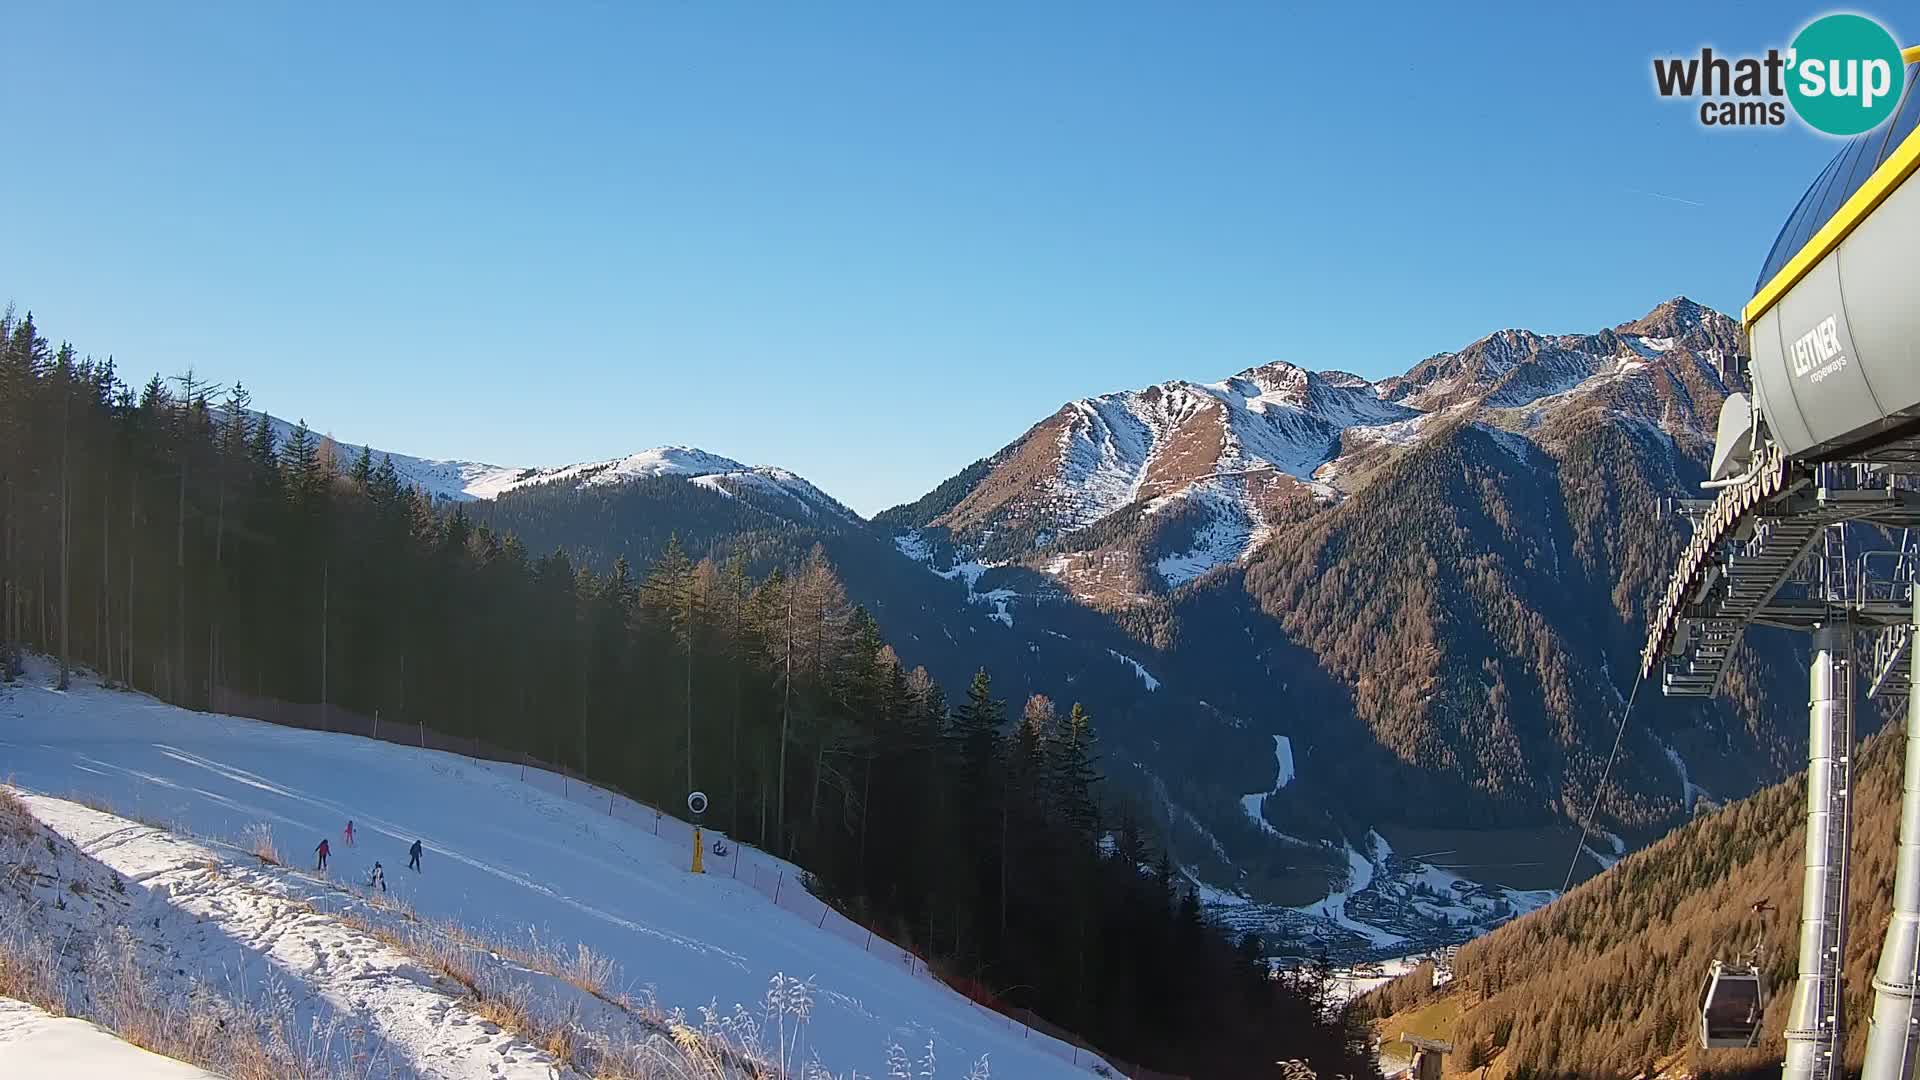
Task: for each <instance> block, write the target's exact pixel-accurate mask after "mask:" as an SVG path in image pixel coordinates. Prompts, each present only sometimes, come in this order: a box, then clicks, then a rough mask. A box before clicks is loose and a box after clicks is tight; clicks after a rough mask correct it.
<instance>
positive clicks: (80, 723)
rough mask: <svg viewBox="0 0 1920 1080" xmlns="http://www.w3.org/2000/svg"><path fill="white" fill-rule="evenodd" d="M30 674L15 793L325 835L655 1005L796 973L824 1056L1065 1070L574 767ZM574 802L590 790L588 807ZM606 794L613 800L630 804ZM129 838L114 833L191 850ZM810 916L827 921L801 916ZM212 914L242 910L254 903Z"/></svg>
mask: <svg viewBox="0 0 1920 1080" xmlns="http://www.w3.org/2000/svg"><path fill="white" fill-rule="evenodd" d="M47 674H48V673H47V670H46V665H45V663H44V662H43V661H38V660H36V661H35V663H34V666H33V667H31V668H30V675H29V684H25V685H20V686H17V687H16V688H13V689H9V690H7V691H5V692H4V693H0V777H7V778H9V779H10V780H11V782H13V783H14V784H16V785H17V786H19V787H22V788H24V789H27V790H31V791H38V792H43V793H46V794H49V795H53V796H63V795H68V794H76V793H77V794H82V795H87V796H99V797H104V798H106V799H108V800H110V801H111V802H112V803H113V804H114V805H115V806H118V807H123V808H126V809H128V810H131V811H133V812H135V813H138V814H140V815H141V816H144V817H150V818H154V819H158V820H164V821H175V822H179V823H180V824H181V825H182V826H184V827H185V828H188V829H190V830H192V832H193V833H194V834H195V835H199V836H214V837H239V836H240V835H241V834H242V831H243V830H244V829H246V828H247V827H249V826H253V825H256V824H259V823H269V824H271V825H272V827H273V833H274V836H275V839H276V842H277V843H278V845H279V847H280V848H281V850H282V851H283V852H284V853H285V854H286V857H288V858H289V859H291V860H292V861H294V862H295V863H298V862H299V861H300V860H302V859H311V858H312V850H313V847H314V845H315V844H317V843H318V841H319V840H320V839H321V838H322V837H326V838H330V839H331V840H332V841H333V842H334V849H335V851H334V860H333V863H332V864H331V865H330V868H329V872H328V876H329V877H330V878H331V879H332V880H333V881H346V882H355V883H357V882H360V881H364V880H365V878H366V875H367V872H368V869H369V868H370V867H371V865H372V863H373V862H374V860H376V859H378V860H380V861H382V862H383V863H385V864H386V866H387V868H388V869H387V880H388V883H389V888H390V889H392V891H393V893H394V894H395V896H396V898H398V899H400V900H403V901H405V902H407V903H410V904H411V905H412V906H413V907H414V908H415V910H417V911H418V912H419V913H420V915H421V916H422V917H431V918H449V919H454V920H456V921H459V922H462V923H465V924H467V925H469V926H476V927H485V928H489V929H492V930H493V931H495V932H497V933H503V934H507V935H510V936H521V935H524V933H525V932H526V931H527V930H528V929H529V928H531V929H533V930H537V932H538V933H539V936H540V937H541V939H542V940H546V941H554V942H563V943H574V942H578V943H582V944H585V945H587V946H589V947H591V948H592V949H594V950H595V951H596V952H598V953H602V954H604V955H606V956H609V957H612V958H613V959H614V960H616V961H617V962H618V963H619V964H620V966H621V969H622V974H623V977H624V978H625V979H626V980H627V985H625V986H622V987H620V988H619V989H623V990H632V991H644V990H647V989H651V990H652V991H653V992H654V994H655V997H656V999H657V1000H658V1001H659V1003H660V1004H661V1005H662V1006H663V1007H665V1008H675V1007H679V1008H684V1009H686V1010H688V1011H689V1012H692V1011H694V1010H695V1009H697V1008H699V1007H700V1006H703V1005H707V1004H709V1003H717V1004H718V1005H719V1006H720V1007H721V1008H722V1009H723V1010H725V1009H728V1008H731V1007H732V1006H733V1005H734V1004H735V1003H742V1004H746V1005H748V1006H750V1007H752V1006H755V1005H756V1003H758V1002H760V1001H761V1000H762V998H763V997H764V995H765V993H766V989H767V985H768V981H769V979H770V978H771V977H772V976H773V975H774V974H776V973H784V974H786V975H788V976H790V977H798V978H809V977H811V978H813V979H814V980H815V981H816V986H817V989H816V991H815V1005H814V1010H813V1015H812V1019H811V1021H810V1023H809V1025H808V1029H807V1038H808V1042H809V1047H810V1050H809V1054H810V1055H816V1054H817V1056H818V1057H819V1059H820V1061H821V1063H822V1064H823V1065H825V1066H826V1067H828V1068H829V1069H831V1070H833V1071H834V1072H835V1073H836V1074H838V1073H843V1072H845V1071H848V1070H852V1069H856V1068H857V1069H859V1070H860V1071H861V1072H862V1073H863V1074H874V1075H877V1074H881V1073H882V1072H883V1059H884V1054H885V1048H886V1043H887V1042H888V1041H889V1040H895V1041H898V1042H899V1043H901V1044H902V1045H905V1046H908V1047H915V1046H924V1045H925V1044H926V1043H927V1041H928V1040H929V1039H930V1038H931V1039H935V1040H936V1041H937V1044H938V1047H939V1054H940V1056H941V1058H943V1059H945V1060H948V1061H958V1062H971V1061H973V1060H975V1059H976V1058H978V1057H979V1056H980V1055H982V1054H990V1055H991V1061H992V1063H993V1068H994V1071H995V1073H996V1074H998V1075H1004V1076H1015V1077H1053V1076H1059V1077H1065V1076H1073V1075H1081V1074H1083V1073H1084V1072H1085V1070H1086V1068H1087V1055H1085V1054H1084V1053H1082V1054H1081V1055H1080V1064H1079V1066H1078V1067H1075V1066H1074V1065H1073V1064H1072V1063H1071V1062H1070V1055H1071V1051H1070V1050H1069V1049H1068V1048H1067V1047H1065V1046H1064V1045H1062V1044H1059V1043H1057V1042H1055V1041H1054V1040H1051V1039H1048V1038H1045V1037H1044V1036H1041V1035H1040V1034H1039V1033H1037V1032H1034V1033H1031V1034H1029V1033H1027V1032H1025V1031H1024V1030H1023V1029H1022V1028H1021V1027H1020V1026H1019V1025H1018V1024H1017V1023H1014V1022H1012V1021H1009V1020H1008V1019H1006V1018H1005V1017H1002V1016H1000V1015H999V1014H996V1013H992V1012H988V1011H986V1010H983V1009H981V1008H980V1007H978V1006H976V1005H974V1004H973V1003H971V1002H969V1001H967V1000H966V999H965V998H963V997H961V996H960V995H958V994H956V993H954V992H953V991H951V990H949V989H947V988H946V987H944V986H943V985H941V984H940V983H938V982H937V981H935V980H933V979H932V978H931V977H929V976H928V975H927V974H926V973H925V971H924V968H923V967H922V968H920V969H917V970H913V971H910V970H908V968H907V967H906V966H905V965H904V964H902V963H901V962H900V957H901V954H900V953H899V951H898V950H897V949H891V948H888V947H883V946H884V942H881V941H879V940H878V939H876V940H875V941H874V942H873V943H872V946H871V950H872V951H867V948H866V947H865V946H864V945H863V942H862V940H861V937H860V934H859V931H857V930H855V929H854V928H853V924H851V923H847V922H846V920H845V919H843V918H842V917H840V916H839V915H837V914H835V913H832V912H831V911H823V910H822V909H819V908H818V906H817V905H815V906H814V907H812V908H810V909H809V910H808V912H807V914H806V915H804V916H802V915H800V914H797V913H796V911H795V910H794V909H793V905H792V904H791V903H787V902H782V903H780V904H775V903H774V902H772V900H771V899H770V897H769V895H768V893H767V892H763V891H761V888H756V887H755V883H754V878H755V877H756V876H758V877H759V879H760V884H761V886H762V888H765V889H767V890H769V891H772V890H773V882H774V877H775V875H776V874H780V875H782V876H783V877H784V886H783V888H784V889H785V890H786V891H787V892H789V893H791V892H793V891H794V890H795V889H796V888H797V887H798V886H797V879H796V874H797V871H796V868H794V867H792V866H790V865H788V864H786V863H783V862H781V861H780V860H778V859H774V858H772V857H771V856H767V855H765V854H763V853H761V852H759V851H757V850H756V849H753V848H751V847H750V846H749V845H746V844H740V843H735V844H734V850H735V851H736V852H737V853H739V854H738V858H737V864H738V866H739V871H738V872H739V879H737V880H736V879H735V878H733V877H731V876H728V874H727V873H726V872H724V871H721V870H718V869H717V868H714V867H713V866H712V865H711V864H710V872H709V873H707V874H705V875H702V876H694V875H691V874H689V873H687V872H686V867H685V864H686V862H687V860H688V851H687V840H686V837H685V831H684V830H685V826H684V825H681V824H680V823H679V822H678V821H676V820H675V819H672V818H667V819H664V820H665V822H666V824H667V825H672V826H676V827H678V829H679V830H680V831H679V832H678V833H674V832H673V830H672V829H669V828H667V827H666V826H665V825H663V826H662V827H661V834H660V835H659V836H655V835H653V834H652V832H651V831H650V830H649V829H648V828H646V827H645V826H644V825H641V824H636V823H634V822H631V821H628V820H626V818H625V817H624V816H623V817H609V816H608V814H607V806H608V804H607V802H606V801H605V800H606V799H607V796H606V795H605V793H604V792H596V791H594V789H591V788H589V789H587V794H586V795H585V796H583V795H582V793H581V789H580V787H579V786H578V785H574V786H573V794H572V796H571V797H563V795H562V793H561V788H562V785H563V781H562V779H561V778H560V777H558V776H555V775H552V774H548V773H541V772H539V771H538V770H533V769H529V770H527V771H526V773H527V777H528V779H529V780H532V781H537V783H529V782H521V781H520V779H519V770H518V768H517V767H515V766H509V765H500V764H494V763H488V764H484V765H482V764H476V763H474V762H473V761H471V760H470V759H467V758H462V757H458V756H454V755H450V754H445V753H441V752H438V751H431V750H421V749H416V748H413V747H407V746H399V745H394V744H391V743H383V742H375V741H373V740H370V739H364V738H359V737H354V736H344V735H330V734H325V733H320V732H310V731H303V730H298V729H293V728H282V727H276V726H273V725H270V724H266V723H262V722H258V721H252V720H244V719H238V718H233V717H226V716H218V715H210V714H203V713H195V712H191V711H188V710H184V709H178V708H174V707H172V706H168V705H165V704H162V703H160V702H158V701H155V700H154V699H152V698H148V697H145V696H143V695H139V694H132V693H124V692H116V691H108V690H103V689H101V688H99V687H98V686H97V685H93V684H91V683H88V682H86V681H84V680H83V681H80V682H77V683H76V685H75V687H74V689H73V690H72V691H70V692H67V693H59V692H56V691H52V690H48V689H45V687H44V684H45V682H46V681H48V680H47V678H46V676H47ZM36 682H37V683H38V684H39V685H33V684H32V683H36ZM549 785H550V786H551V788H552V790H551V791H549V790H546V787H547V786H549ZM581 798H597V799H599V800H601V801H600V802H598V803H597V805H598V806H599V807H600V809H599V810H598V811H596V810H595V809H594V808H593V807H592V806H589V805H583V804H582V803H581V802H580V801H576V800H579V799H581ZM619 802H620V805H621V807H622V813H623V815H624V814H625V813H627V812H628V808H629V807H631V806H632V804H629V803H626V802H625V800H619ZM633 812H635V813H637V812H638V810H637V808H636V809H635V810H634V811H633ZM349 818H351V819H353V820H354V822H355V824H356V828H357V829H358V832H359V843H358V846H356V847H351V848H349V847H345V846H343V845H341V844H340V843H339V841H340V830H341V828H342V826H343V825H344V824H345V822H346V821H347V820H348V819H349ZM76 827H77V826H76ZM675 836H677V837H678V839H675V838H674V837H675ZM415 838H419V839H420V840H422V841H423V843H424V845H425V848H426V851H425V858H424V860H423V868H424V872H423V873H419V874H415V873H410V872H408V871H407V870H406V869H405V866H406V863H407V857H406V847H407V845H408V844H410V843H412V842H413V840H414V839H415ZM92 839H93V841H94V844H95V846H94V856H95V857H96V858H98V859H101V860H103V861H106V860H111V859H115V858H122V857H126V858H131V857H132V855H131V853H129V854H126V855H124V856H123V855H117V854H116V853H115V852H116V850H117V848H119V847H124V846H126V845H127V844H128V843H129V842H130V841H129V839H128V838H127V837H124V836H121V837H109V836H106V835H104V834H103V835H99V836H95V837H93V838H92ZM141 843H142V844H145V845H146V846H145V847H140V846H138V845H136V848H135V850H141V851H144V850H147V849H149V848H151V849H153V850H155V851H159V850H170V851H183V850H185V849H186V848H188V847H190V846H191V845H190V844H187V843H186V842H184V841H176V840H161V839H155V840H153V841H151V842H145V841H142V842H141ZM143 857H144V856H143ZM306 865H308V866H311V865H312V864H311V863H310V862H309V863H307V864H306ZM136 869H139V868H138V867H136ZM148 869H150V870H153V871H154V872H155V874H156V875H164V873H166V872H167V871H165V870H164V868H163V867H161V866H158V865H155V866H152V867H148ZM729 869H730V868H729ZM159 881H160V878H159V877H156V881H155V883H156V884H157V883H159ZM801 895H802V898H803V899H804V893H802V894H801ZM191 897H192V894H191V893H186V894H183V896H182V902H183V903H186V902H196V903H204V904H205V905H207V910H208V911H209V913H211V912H212V910H213V906H214V905H215V903H216V901H217V902H219V903H227V901H225V900H224V899H219V898H216V897H203V898H199V899H191ZM793 899H794V898H793V897H788V900H789V901H791V900H793ZM808 902H809V903H810V902H811V901H808ZM816 912H820V916H819V917H820V918H821V919H824V920H827V921H831V922H833V923H834V925H833V926H824V927H816V926H815V925H814V923H815V917H814V915H815V913H816ZM228 917H230V918H234V919H246V918H254V919H259V920H263V926H264V925H265V923H264V920H265V918H266V917H265V915H264V914H255V915H246V914H245V913H237V914H230V915H229V916H228ZM842 924H844V925H842ZM262 933H263V935H264V934H265V930H264V929H263V930H262ZM263 940H264V937H263ZM460 1075H475V1076H479V1075H486V1074H484V1073H477V1072H476V1073H471V1074H466V1073H462V1074H460ZM540 1075H544V1074H540Z"/></svg>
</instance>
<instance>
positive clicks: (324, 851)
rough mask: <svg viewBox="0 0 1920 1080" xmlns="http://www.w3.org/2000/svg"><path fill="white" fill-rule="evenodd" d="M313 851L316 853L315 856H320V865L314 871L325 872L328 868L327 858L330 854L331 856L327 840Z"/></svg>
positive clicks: (321, 842)
mask: <svg viewBox="0 0 1920 1080" xmlns="http://www.w3.org/2000/svg"><path fill="white" fill-rule="evenodd" d="M313 851H314V854H316V855H318V856H320V865H318V866H316V867H314V869H315V870H325V869H326V868H327V856H328V854H330V851H329V850H328V848H327V842H326V841H325V840H322V841H320V846H319V847H317V848H314V849H313Z"/></svg>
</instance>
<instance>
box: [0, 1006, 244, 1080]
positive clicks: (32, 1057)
mask: <svg viewBox="0 0 1920 1080" xmlns="http://www.w3.org/2000/svg"><path fill="white" fill-rule="evenodd" d="M47 1075H58V1076H60V1077H62V1078H63V1080H217V1078H216V1077H215V1076H214V1075H213V1074H212V1073H210V1072H204V1071H202V1070H200V1069H196V1068H194V1067H193V1066H191V1065H186V1064H182V1063H181V1062H178V1061H175V1060H173V1059H172V1058H164V1057H161V1056H160V1055H159V1054H149V1053H147V1052H146V1051H145V1050H142V1049H140V1048H139V1047H137V1046H134V1045H132V1044H131V1043H125V1042H121V1041H120V1040H119V1039H117V1038H115V1037H114V1036H113V1035H112V1034H111V1033H110V1032H106V1031H102V1030H100V1029H99V1028H97V1027H95V1026H94V1025H92V1024H89V1023H87V1022H86V1021H85V1020H75V1019H73V1018H72V1017H57V1016H52V1015H50V1014H48V1013H47V1012H46V1011H44V1010H42V1009H37V1008H35V1007H34V1006H32V1005H29V1004H27V1003H26V1002H24V1001H15V1000H13V999H12V998H0V1076H47Z"/></svg>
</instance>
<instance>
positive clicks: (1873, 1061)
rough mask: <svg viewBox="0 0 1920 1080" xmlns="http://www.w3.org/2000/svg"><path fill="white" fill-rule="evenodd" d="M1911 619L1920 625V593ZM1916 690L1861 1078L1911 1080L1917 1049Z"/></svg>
mask: <svg viewBox="0 0 1920 1080" xmlns="http://www.w3.org/2000/svg"><path fill="white" fill-rule="evenodd" d="M1914 602H1915V608H1914V619H1915V623H1916V625H1920V595H1916V596H1915V601H1914ZM1917 983H1920V694H1909V695H1908V696H1907V763H1906V776H1905V779H1904V781H1903V782H1902V784H1901V789H1900V848H1899V853H1898V854H1897V855H1896V856H1895V858H1894V864H1893V917H1892V919H1891V920H1889V921H1888V923H1887V936H1886V940H1885V941H1884V942H1883V943H1882V944H1881V946H1880V967H1879V970H1877V971H1876V972H1875V973H1874V976H1873V1026H1872V1027H1871V1028H1869V1029H1868V1031H1867V1061H1866V1067H1865V1068H1864V1069H1863V1070H1862V1071H1861V1078H1862V1080H1913V1077H1914V1075H1915V1056H1916V1054H1917V1053H1920V1007H1917V1006H1916V1003H1915V1001H1914V994H1915V985H1916V984H1917Z"/></svg>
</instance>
